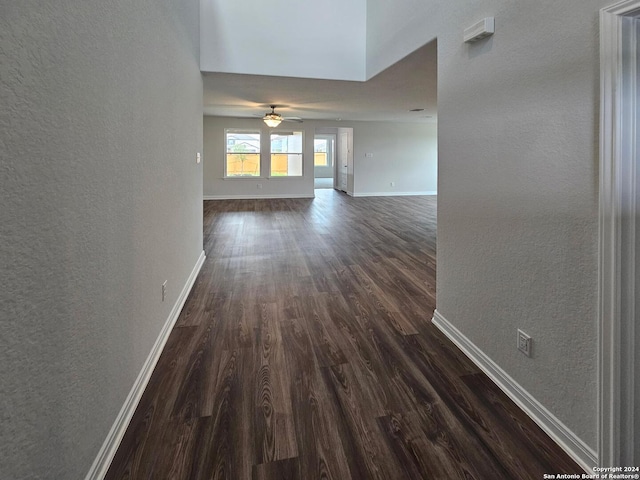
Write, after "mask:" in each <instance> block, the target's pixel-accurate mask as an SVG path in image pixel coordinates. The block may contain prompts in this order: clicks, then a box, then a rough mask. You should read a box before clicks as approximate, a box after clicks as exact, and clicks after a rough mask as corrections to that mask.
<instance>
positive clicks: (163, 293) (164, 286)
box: [162, 280, 167, 302]
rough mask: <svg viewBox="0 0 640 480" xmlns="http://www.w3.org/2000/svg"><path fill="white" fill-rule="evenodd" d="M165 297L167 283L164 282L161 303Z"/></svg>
mask: <svg viewBox="0 0 640 480" xmlns="http://www.w3.org/2000/svg"><path fill="white" fill-rule="evenodd" d="M166 297H167V281H166V280H165V281H164V283H163V284H162V301H163V302H164V299H165V298H166Z"/></svg>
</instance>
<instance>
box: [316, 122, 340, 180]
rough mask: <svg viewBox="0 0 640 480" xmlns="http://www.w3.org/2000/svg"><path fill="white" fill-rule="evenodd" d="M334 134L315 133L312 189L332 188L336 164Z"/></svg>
mask: <svg viewBox="0 0 640 480" xmlns="http://www.w3.org/2000/svg"><path fill="white" fill-rule="evenodd" d="M336 135H337V129H336V132H335V133H316V134H315V136H314V138H313V188H314V189H323V188H334V184H335V175H334V172H335V163H336Z"/></svg>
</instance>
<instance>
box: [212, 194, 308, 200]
mask: <svg viewBox="0 0 640 480" xmlns="http://www.w3.org/2000/svg"><path fill="white" fill-rule="evenodd" d="M267 198H315V195H313V194H307V193H282V194H274V195H204V197H203V199H204V200H260V199H267Z"/></svg>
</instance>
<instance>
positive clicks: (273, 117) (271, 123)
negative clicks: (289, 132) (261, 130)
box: [262, 113, 282, 128]
mask: <svg viewBox="0 0 640 480" xmlns="http://www.w3.org/2000/svg"><path fill="white" fill-rule="evenodd" d="M262 120H264V123H266V124H267V126H268V127H271V128H275V127H277V126H278V125H280V122H282V117H281V116H280V115H279V114H277V113H267V114H266V115H265V116H264V117H262Z"/></svg>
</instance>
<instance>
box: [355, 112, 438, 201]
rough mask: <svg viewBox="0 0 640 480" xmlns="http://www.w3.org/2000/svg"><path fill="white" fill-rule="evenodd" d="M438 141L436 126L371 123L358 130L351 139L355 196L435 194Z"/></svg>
mask: <svg viewBox="0 0 640 480" xmlns="http://www.w3.org/2000/svg"><path fill="white" fill-rule="evenodd" d="M437 137H438V134H437V126H436V125H435V124H412V123H378V122H371V123H369V124H368V125H367V128H358V129H357V130H356V131H355V132H354V135H353V141H354V149H353V150H354V160H355V165H354V170H355V172H354V192H355V194H356V195H364V194H367V195H372V194H383V195H390V194H394V193H395V194H408V193H413V194H423V195H424V194H435V193H436V191H437V189H438V138H437ZM367 154H372V155H373V156H372V157H367V156H366V155H367ZM391 182H393V183H395V185H394V186H391Z"/></svg>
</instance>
